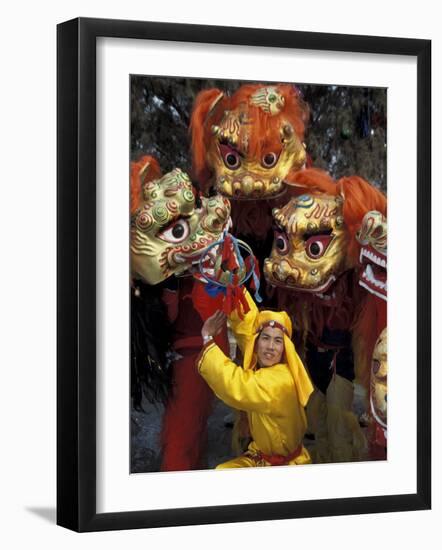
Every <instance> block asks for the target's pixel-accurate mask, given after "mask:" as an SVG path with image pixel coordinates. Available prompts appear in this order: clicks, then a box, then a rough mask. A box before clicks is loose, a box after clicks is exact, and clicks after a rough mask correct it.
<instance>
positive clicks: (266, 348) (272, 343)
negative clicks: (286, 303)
mask: <svg viewBox="0 0 442 550" xmlns="http://www.w3.org/2000/svg"><path fill="white" fill-rule="evenodd" d="M256 352H257V354H258V364H259V366H260V367H271V366H273V365H276V364H277V363H280V362H281V358H282V354H283V352H284V333H283V332H282V330H281V329H280V328H276V327H265V328H264V329H263V330H262V331H261V333H260V335H259V336H258V340H257V343H256Z"/></svg>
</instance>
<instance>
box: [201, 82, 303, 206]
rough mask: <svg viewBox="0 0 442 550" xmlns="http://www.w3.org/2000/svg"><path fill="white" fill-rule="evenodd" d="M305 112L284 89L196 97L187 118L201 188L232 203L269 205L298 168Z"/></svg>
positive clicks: (252, 87)
mask: <svg viewBox="0 0 442 550" xmlns="http://www.w3.org/2000/svg"><path fill="white" fill-rule="evenodd" d="M308 116H309V112H308V107H307V105H306V104H305V103H304V101H303V100H302V99H301V97H300V94H299V92H298V90H297V89H296V88H295V87H294V86H292V85H288V84H272V85H265V84H248V85H244V86H241V87H240V88H239V89H238V90H237V91H236V92H235V93H234V94H232V95H231V96H229V95H227V94H225V93H224V92H222V91H221V90H219V89H209V90H204V91H202V92H200V94H199V95H198V96H197V98H196V100H195V104H194V107H193V112H192V116H191V134H192V155H193V170H194V173H195V176H196V178H197V179H198V181H199V182H200V184H201V185H202V187H203V188H204V190H207V189H209V188H210V187H211V186H213V187H215V189H216V190H217V192H219V193H221V194H223V195H224V196H226V197H229V198H232V199H236V200H246V199H248V200H253V199H269V198H273V197H275V196H278V195H280V194H281V193H283V192H284V191H285V178H286V177H287V175H288V174H289V173H290V172H293V171H297V170H299V169H300V168H301V167H303V165H304V163H305V160H306V153H305V148H304V145H303V139H304V130H305V124H306V122H307V120H308Z"/></svg>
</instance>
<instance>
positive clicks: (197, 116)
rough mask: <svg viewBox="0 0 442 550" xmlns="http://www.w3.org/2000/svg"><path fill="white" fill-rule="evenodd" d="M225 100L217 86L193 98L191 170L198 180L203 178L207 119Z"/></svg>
mask: <svg viewBox="0 0 442 550" xmlns="http://www.w3.org/2000/svg"><path fill="white" fill-rule="evenodd" d="M225 100H226V97H225V95H224V93H223V92H222V91H221V90H218V88H212V89H210V90H203V91H202V92H200V93H199V94H198V95H197V96H196V99H195V103H194V105H193V110H192V115H191V117H190V134H191V138H192V163H193V172H194V175H195V177H196V178H197V179H198V180H201V179H204V178H203V174H204V172H205V171H206V150H207V147H206V143H207V142H208V140H207V138H208V136H209V134H210V125H209V124H208V119H209V118H210V116H211V115H212V113H213V112H214V110H215V108H216V107H218V106H219V105H220V104H223V103H224V102H225Z"/></svg>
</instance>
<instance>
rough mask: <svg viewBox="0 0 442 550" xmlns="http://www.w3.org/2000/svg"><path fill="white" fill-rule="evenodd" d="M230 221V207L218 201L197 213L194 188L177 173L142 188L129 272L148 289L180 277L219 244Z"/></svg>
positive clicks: (133, 222) (204, 202)
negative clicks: (204, 253) (169, 279)
mask: <svg viewBox="0 0 442 550" xmlns="http://www.w3.org/2000/svg"><path fill="white" fill-rule="evenodd" d="M229 218H230V203H229V201H228V200H227V199H225V198H223V197H221V196H219V195H216V196H213V197H210V198H204V197H203V198H201V206H200V207H197V205H196V200H195V194H194V191H193V187H192V183H191V181H190V179H189V177H188V176H187V174H185V173H184V172H182V171H181V170H180V169H178V168H176V169H174V170H172V171H171V172H169V173H168V174H166V175H164V176H163V177H161V178H160V179H156V180H153V181H148V182H146V183H144V184H142V198H141V201H140V204H139V207H138V208H137V209H136V210H135V212H133V213H132V216H131V235H130V250H131V269H132V274H133V276H134V277H138V278H141V279H142V280H144V281H145V282H146V283H148V284H150V285H155V284H158V283H160V282H162V281H164V280H165V279H167V278H168V277H170V276H171V275H179V274H182V273H183V272H184V271H186V270H187V269H189V267H190V266H191V265H192V264H193V263H196V262H197V261H198V260H199V258H200V256H201V254H202V252H204V250H205V249H206V248H207V246H208V245H210V244H211V243H213V242H215V241H216V240H218V239H219V238H220V237H221V235H222V232H223V230H224V228H225V227H226V225H227V224H228V221H229Z"/></svg>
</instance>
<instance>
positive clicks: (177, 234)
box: [158, 218, 190, 244]
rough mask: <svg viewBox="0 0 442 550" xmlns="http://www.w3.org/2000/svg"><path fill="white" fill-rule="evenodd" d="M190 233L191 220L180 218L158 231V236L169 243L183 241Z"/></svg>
mask: <svg viewBox="0 0 442 550" xmlns="http://www.w3.org/2000/svg"><path fill="white" fill-rule="evenodd" d="M189 234H190V226H189V222H188V221H187V220H185V219H183V218H180V219H179V220H177V221H176V222H174V223H173V224H172V225H169V227H167V228H166V229H164V230H163V231H161V233H158V238H159V239H162V240H163V241H166V242H168V243H174V244H176V243H181V242H183V241H184V240H186V239H187V237H188V236H189Z"/></svg>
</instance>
